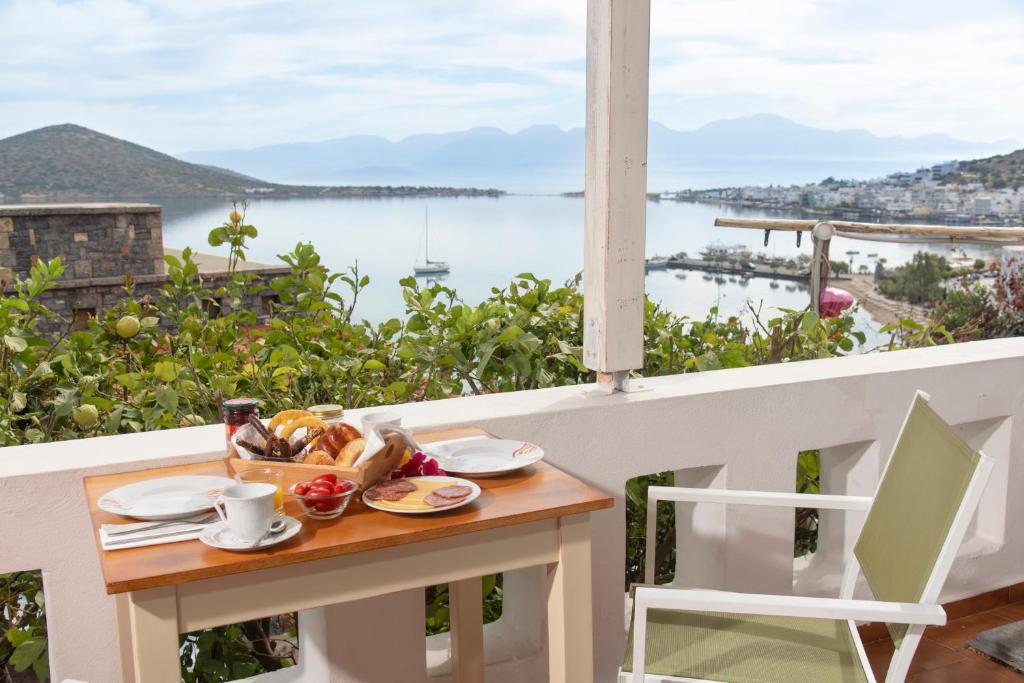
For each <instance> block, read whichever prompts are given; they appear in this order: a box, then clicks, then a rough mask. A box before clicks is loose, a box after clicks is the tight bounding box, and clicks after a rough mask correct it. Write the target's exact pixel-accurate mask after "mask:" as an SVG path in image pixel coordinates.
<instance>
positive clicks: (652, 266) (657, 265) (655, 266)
mask: <svg viewBox="0 0 1024 683" xmlns="http://www.w3.org/2000/svg"><path fill="white" fill-rule="evenodd" d="M666 268H668V256H652V257H651V258H649V259H647V260H646V261H644V270H645V271H649V270H665V269H666Z"/></svg>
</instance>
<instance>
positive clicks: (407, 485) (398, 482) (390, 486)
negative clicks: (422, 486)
mask: <svg viewBox="0 0 1024 683" xmlns="http://www.w3.org/2000/svg"><path fill="white" fill-rule="evenodd" d="M374 488H378V489H386V490H388V491H404V492H405V493H410V492H411V491H415V490H416V484H414V483H412V482H411V481H409V480H408V479H391V480H390V481H386V482H384V483H382V484H377V485H376V486H375V487H374Z"/></svg>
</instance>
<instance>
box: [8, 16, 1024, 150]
mask: <svg viewBox="0 0 1024 683" xmlns="http://www.w3.org/2000/svg"><path fill="white" fill-rule="evenodd" d="M0 36H2V41H0V45H2V47H0V102H2V104H0V137H6V136H7V135H12V134H15V133H19V132H23V131H26V130H30V129H33V128H37V127H40V126H43V125H50V124H56V123H78V124H81V125H85V126H88V127H90V128H95V129H97V130H100V131H103V132H106V133H109V134H112V135H116V136H118V137H123V138H127V139H130V140H132V141H135V142H139V143H141V144H145V145H148V146H152V147H156V148H157V149H161V150H162V151H166V152H170V153H179V152H184V151H189V150H200V149H224V148H237V147H255V146H259V145H264V144H273V143H279V142H293V141H297V140H322V139H329V138H335V137H343V136H347V135H354V134H374V135H382V136H384V137H387V138H390V139H398V138H401V137H403V136H406V135H410V134H414V133H422V132H445V131H453V130H463V129H466V128H470V127H473V126H497V127H499V128H503V129H505V130H509V131H515V130H520V129H522V128H525V127H528V126H530V125H535V124H556V125H558V126H561V127H563V128H569V127H576V126H581V125H582V123H583V119H584V111H585V91H584V86H585V57H586V54H585V52H586V0H373V1H372V2H364V1H362V0H0ZM1021 36H1024V0H1012V1H1011V0H971V2H969V3H966V2H963V1H962V0H957V1H952V0H782V1H777V0H653V3H652V39H651V102H650V113H651V118H652V119H654V120H657V121H659V122H661V123H663V124H665V125H668V126H670V127H672V128H677V129H691V128H696V127H699V126H701V125H703V124H705V123H708V122H710V121H714V120H718V119H723V118H735V117H740V116H748V115H752V114H756V113H762V112H764V113H773V114H778V115H782V116H786V117H788V118H791V119H793V120H795V121H798V122H800V123H804V124H808V125H813V126H818V127H822V128H831V129H839V128H863V129H867V130H870V131H871V132H873V133H876V134H880V135H920V134H925V133H936V132H941V133H948V134H951V135H954V136H956V137H960V138H963V139H968V140H977V141H986V142H987V141H995V140H999V139H1007V138H1011V139H1024V117H1022V116H1021V115H1020V112H1021V111H1022V110H1024V40H1022V39H1021Z"/></svg>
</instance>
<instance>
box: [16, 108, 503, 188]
mask: <svg viewBox="0 0 1024 683" xmlns="http://www.w3.org/2000/svg"><path fill="white" fill-rule="evenodd" d="M480 194H484V195H490V196H494V195H497V194H500V193H498V192H497V191H496V190H477V189H459V188H442V187H350V186H346V187H338V186H315V185H287V184H283V183H273V182H266V181H263V180H259V179H257V178H254V177H252V176H249V175H245V174H242V173H238V172H236V171H232V170H228V169H225V168H219V167H217V166H213V165H208V164H194V163H189V162H186V161H182V160H180V159H175V158H174V157H172V156H170V155H167V154H163V153H162V152H158V151H156V150H153V149H150V148H148V147H143V146H142V145H137V144H135V143H132V142H128V141H127V140H121V139H120V138H115V137H112V136H110V135H104V134H103V133H99V132H96V131H94V130H90V129H89V128H84V127H82V126H76V125H73V124H63V125H58V126H47V127H45V128H38V129H36V130H32V131H28V132H27V133H21V134H19V135H13V136H11V137H9V138H4V139H3V140H0V202H14V201H28V202H32V201H82V200H101V201H124V200H131V199H157V198H174V197H189V198H197V197H218V198H243V197H249V196H272V197H383V196H410V195H431V196H436V195H480Z"/></svg>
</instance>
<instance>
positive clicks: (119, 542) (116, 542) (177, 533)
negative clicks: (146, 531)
mask: <svg viewBox="0 0 1024 683" xmlns="http://www.w3.org/2000/svg"><path fill="white" fill-rule="evenodd" d="M197 531H202V528H198V529H179V530H178V531H168V532H165V533H162V534H151V535H149V536H139V537H134V536H133V537H131V538H115V539H114V540H112V541H107V542H106V543H104V544H103V547H104V548H109V547H111V546H115V545H125V544H127V543H141V542H142V541H152V540H154V539H157V538H170V537H171V536H183V535H185V534H192V533H196V532H197ZM189 540H191V539H189Z"/></svg>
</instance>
